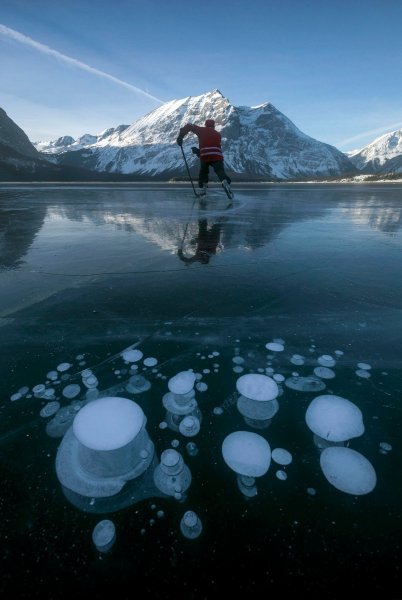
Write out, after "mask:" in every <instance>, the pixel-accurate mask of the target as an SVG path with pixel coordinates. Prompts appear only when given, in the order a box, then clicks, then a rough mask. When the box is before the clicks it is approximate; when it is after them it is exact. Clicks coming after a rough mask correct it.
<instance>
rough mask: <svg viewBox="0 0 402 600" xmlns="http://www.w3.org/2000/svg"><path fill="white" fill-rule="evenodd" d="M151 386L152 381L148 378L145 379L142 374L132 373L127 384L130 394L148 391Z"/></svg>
mask: <svg viewBox="0 0 402 600" xmlns="http://www.w3.org/2000/svg"><path fill="white" fill-rule="evenodd" d="M150 387H151V383H150V382H149V381H148V379H145V377H143V376H142V375H132V376H131V377H130V379H129V380H128V384H127V385H126V390H127V392H130V394H141V393H142V392H147V391H148V390H149V389H150Z"/></svg>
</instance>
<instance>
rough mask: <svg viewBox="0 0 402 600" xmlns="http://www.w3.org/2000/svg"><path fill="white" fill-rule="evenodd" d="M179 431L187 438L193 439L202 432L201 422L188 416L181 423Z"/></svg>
mask: <svg viewBox="0 0 402 600" xmlns="http://www.w3.org/2000/svg"><path fill="white" fill-rule="evenodd" d="M179 431H180V433H181V434H182V435H184V436H185V437H193V436H194V435H197V433H198V432H199V431H200V421H199V419H197V417H193V416H192V415H187V416H186V417H184V419H182V421H180V424H179Z"/></svg>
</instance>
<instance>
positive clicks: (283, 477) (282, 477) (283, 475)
mask: <svg viewBox="0 0 402 600" xmlns="http://www.w3.org/2000/svg"><path fill="white" fill-rule="evenodd" d="M275 475H276V476H277V478H278V479H280V480H281V481H286V479H287V478H288V476H287V474H286V473H285V471H282V470H281V469H279V470H278V471H276V473H275Z"/></svg>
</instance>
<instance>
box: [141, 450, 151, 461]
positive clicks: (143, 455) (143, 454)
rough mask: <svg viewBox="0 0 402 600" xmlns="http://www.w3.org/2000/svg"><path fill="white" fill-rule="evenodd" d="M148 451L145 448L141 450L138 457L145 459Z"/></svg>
mask: <svg viewBox="0 0 402 600" xmlns="http://www.w3.org/2000/svg"><path fill="white" fill-rule="evenodd" d="M148 456H149V453H148V452H147V450H141V452H140V457H141V458H142V459H143V460H145V459H146V458H148Z"/></svg>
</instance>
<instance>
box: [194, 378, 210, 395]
mask: <svg viewBox="0 0 402 600" xmlns="http://www.w3.org/2000/svg"><path fill="white" fill-rule="evenodd" d="M195 387H196V389H197V390H198V391H199V392H206V391H207V389H208V386H207V384H206V383H204V382H203V381H200V382H199V383H196V384H195Z"/></svg>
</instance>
